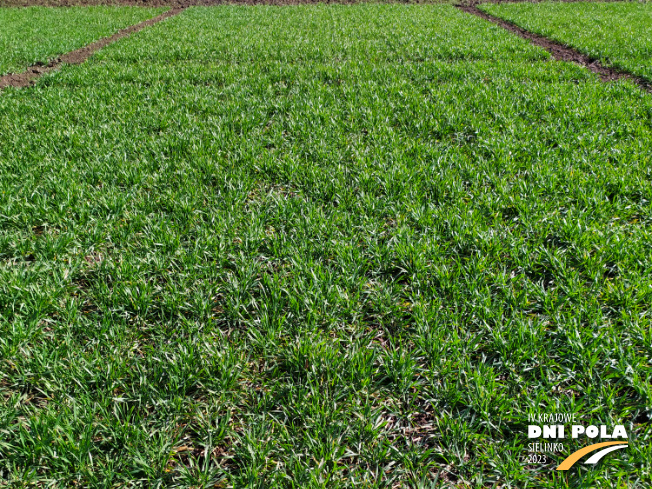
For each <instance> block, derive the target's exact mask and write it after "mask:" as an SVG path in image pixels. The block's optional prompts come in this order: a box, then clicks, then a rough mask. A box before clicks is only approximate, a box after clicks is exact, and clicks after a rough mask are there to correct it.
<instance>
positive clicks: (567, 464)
mask: <svg viewBox="0 0 652 489" xmlns="http://www.w3.org/2000/svg"><path fill="white" fill-rule="evenodd" d="M611 445H627V442H623V441H606V442H604V443H596V444H595V445H589V446H588V447H584V448H581V449H580V450H578V451H576V452H573V453H571V454H570V455H569V456H568V457H567V458H566V460H564V461H563V462H562V463H561V464H559V467H557V470H568V469H570V468H571V467H572V466H573V465H575V462H577V461H578V460H579V459H581V458H582V457H583V456H584V455H586V454H587V453H591V452H593V451H594V450H597V449H598V448H602V447H608V446H611Z"/></svg>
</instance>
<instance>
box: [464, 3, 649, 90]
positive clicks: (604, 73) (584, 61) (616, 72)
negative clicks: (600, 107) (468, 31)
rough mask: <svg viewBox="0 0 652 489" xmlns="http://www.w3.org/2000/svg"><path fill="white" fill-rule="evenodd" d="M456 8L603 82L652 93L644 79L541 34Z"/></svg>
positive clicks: (475, 10)
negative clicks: (631, 85) (622, 82)
mask: <svg viewBox="0 0 652 489" xmlns="http://www.w3.org/2000/svg"><path fill="white" fill-rule="evenodd" d="M456 7H457V8H459V9H460V10H462V11H463V12H466V13H468V14H471V15H475V16H477V17H480V18H482V19H485V20H487V21H489V22H492V23H494V24H496V25H499V26H500V27H502V28H504V29H507V30H508V31H510V32H512V33H514V34H516V35H517V36H519V37H521V38H523V39H527V40H528V41H530V42H531V43H532V44H534V45H536V46H539V47H541V48H543V49H545V50H546V51H548V52H549V53H550V54H551V55H552V57H553V58H554V59H555V60H557V61H568V62H571V63H575V64H578V65H580V66H583V67H585V68H587V69H589V70H591V71H592V72H593V73H596V74H597V75H599V76H600V79H601V80H602V81H605V82H606V81H614V80H622V79H626V80H631V81H633V82H634V83H636V84H637V85H638V86H639V87H641V88H642V89H643V90H645V91H647V92H651V93H652V85H651V84H650V83H649V82H648V81H647V80H645V79H644V78H643V77H640V76H637V75H634V74H632V73H629V72H627V71H625V70H621V69H618V68H611V67H608V66H604V65H603V64H602V63H601V62H600V60H599V59H596V58H594V57H591V56H588V55H586V54H583V53H581V52H580V51H578V50H577V49H575V48H572V47H570V46H567V45H565V44H563V43H560V42H557V41H553V40H552V39H550V38H548V37H545V36H542V35H540V34H535V33H534V32H531V31H528V30H527V29H524V28H523V27H520V26H518V25H516V24H513V23H512V22H509V21H507V20H504V19H501V18H500V17H496V16H495V15H491V14H489V13H487V12H484V11H482V10H480V9H479V8H478V7H477V6H475V5H456Z"/></svg>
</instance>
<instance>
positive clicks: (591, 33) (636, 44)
mask: <svg viewBox="0 0 652 489" xmlns="http://www.w3.org/2000/svg"><path fill="white" fill-rule="evenodd" d="M480 8H481V9H482V10H484V11H486V12H488V13H490V14H493V15H496V16H498V17H501V18H503V19H505V20H508V21H510V22H513V23H514V24H517V25H519V26H521V27H524V28H525V29H527V30H529V31H532V32H536V33H537V34H541V35H544V36H546V37H549V38H550V39H554V40H556V41H559V42H561V43H563V44H566V45H567V46H571V47H574V48H576V49H577V50H579V51H581V52H582V53H584V54H587V55H589V56H592V57H594V58H595V59H599V60H600V61H601V62H602V63H604V64H605V65H607V66H613V67H617V68H621V69H624V70H628V71H630V72H632V73H635V74H637V75H640V76H643V77H645V78H646V79H648V80H651V81H652V3H647V2H646V3H642V2H613V3H612V2H610V3H596V2H576V3H575V2H574V3H562V2H541V3H528V2H525V3H509V4H500V5H498V4H490V3H486V4H482V5H480Z"/></svg>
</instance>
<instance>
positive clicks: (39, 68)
mask: <svg viewBox="0 0 652 489" xmlns="http://www.w3.org/2000/svg"><path fill="white" fill-rule="evenodd" d="M183 10H184V9H183V8H174V9H171V10H168V11H167V12H164V13H162V14H161V15H158V16H156V17H154V18H152V19H149V20H145V21H143V22H141V23H139V24H135V25H132V26H129V27H126V28H124V29H121V30H119V31H118V32H116V33H115V34H113V35H112V36H110V37H105V38H103V39H100V40H99V41H95V42H94V43H92V44H89V45H88V46H84V47H83V48H80V49H77V50H75V51H70V52H69V53H66V54H64V55H62V56H61V57H59V58H56V59H54V60H52V61H50V62H49V63H48V64H47V65H38V64H37V65H34V66H30V67H29V68H28V69H27V71H23V72H21V73H10V74H8V75H4V76H0V90H1V89H3V88H6V87H17V88H22V87H27V86H30V85H32V84H34V82H35V81H36V79H37V78H38V77H40V76H41V75H43V74H45V73H49V72H51V71H54V70H56V69H58V68H59V67H60V66H61V65H62V64H69V65H77V64H81V63H83V62H84V61H86V60H87V59H88V58H90V57H91V56H92V55H93V54H94V53H96V52H97V51H99V50H100V49H102V48H103V47H105V46H108V45H109V44H111V43H113V42H115V41H117V40H119V39H122V38H123V37H127V36H130V35H131V34H133V33H135V32H138V31H140V30H142V29H144V28H145V27H149V26H150V25H153V24H156V23H157V22H161V21H162V20H165V19H167V18H169V17H173V16H175V15H177V14H179V13H181V12H182V11H183Z"/></svg>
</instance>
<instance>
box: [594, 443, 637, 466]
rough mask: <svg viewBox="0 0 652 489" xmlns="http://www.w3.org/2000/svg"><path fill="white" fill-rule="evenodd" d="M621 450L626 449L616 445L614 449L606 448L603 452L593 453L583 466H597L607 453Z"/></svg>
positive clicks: (625, 446)
mask: <svg viewBox="0 0 652 489" xmlns="http://www.w3.org/2000/svg"><path fill="white" fill-rule="evenodd" d="M621 448H627V445H616V446H614V447H608V448H605V449H604V450H600V451H599V452H598V453H595V454H594V455H593V456H592V457H591V458H590V459H588V460H587V461H586V462H584V463H585V464H597V463H598V462H599V461H600V459H601V458H602V457H604V456H605V455H606V454H608V453H609V452H613V451H614V450H620V449H621Z"/></svg>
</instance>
